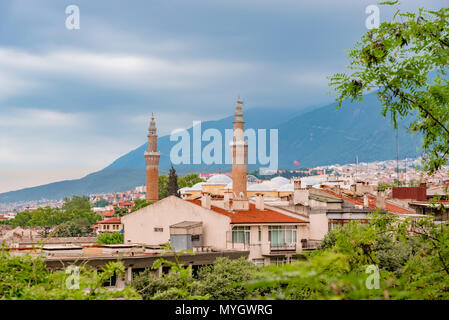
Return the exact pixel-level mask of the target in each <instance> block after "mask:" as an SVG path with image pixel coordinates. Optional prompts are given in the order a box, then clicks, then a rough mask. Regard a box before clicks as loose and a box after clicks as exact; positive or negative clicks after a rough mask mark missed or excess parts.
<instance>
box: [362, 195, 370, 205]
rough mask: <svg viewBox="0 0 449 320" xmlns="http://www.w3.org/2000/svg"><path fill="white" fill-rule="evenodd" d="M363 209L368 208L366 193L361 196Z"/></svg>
mask: <svg viewBox="0 0 449 320" xmlns="http://www.w3.org/2000/svg"><path fill="white" fill-rule="evenodd" d="M363 207H364V208H368V207H369V201H368V195H367V194H366V193H364V194H363Z"/></svg>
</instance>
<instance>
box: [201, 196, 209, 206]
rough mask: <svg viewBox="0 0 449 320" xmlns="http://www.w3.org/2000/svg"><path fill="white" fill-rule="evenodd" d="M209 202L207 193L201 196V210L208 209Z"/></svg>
mask: <svg viewBox="0 0 449 320" xmlns="http://www.w3.org/2000/svg"><path fill="white" fill-rule="evenodd" d="M210 202H211V200H210V194H208V193H205V194H203V196H202V197H201V206H202V207H203V208H206V209H210Z"/></svg>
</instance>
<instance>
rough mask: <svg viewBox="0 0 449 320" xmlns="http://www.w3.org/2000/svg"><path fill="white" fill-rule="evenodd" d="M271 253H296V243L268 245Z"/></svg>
mask: <svg viewBox="0 0 449 320" xmlns="http://www.w3.org/2000/svg"><path fill="white" fill-rule="evenodd" d="M270 250H271V251H296V243H295V242H291V243H282V244H273V243H271V244H270Z"/></svg>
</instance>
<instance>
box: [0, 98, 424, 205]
mask: <svg viewBox="0 0 449 320" xmlns="http://www.w3.org/2000/svg"><path fill="white" fill-rule="evenodd" d="M233 118H234V116H233V115H231V116H229V117H226V118H224V119H221V120H217V121H207V122H203V123H202V124H201V127H202V131H203V132H204V130H206V129H209V128H215V129H217V130H219V131H220V132H221V133H222V136H223V137H224V131H225V129H231V128H232V121H233ZM244 119H245V121H246V124H245V128H253V129H278V134H279V140H278V142H279V143H278V148H279V149H278V151H279V152H278V154H279V159H278V161H279V168H283V169H288V168H294V167H295V165H294V164H293V161H294V160H296V161H299V162H300V164H301V167H313V166H319V165H330V164H336V163H339V164H344V163H354V162H355V157H356V156H358V159H359V161H360V162H368V161H382V160H389V159H395V158H396V132H395V130H393V128H392V126H391V124H390V121H389V119H386V118H384V117H382V116H381V115H380V105H379V102H378V101H377V96H376V95H374V94H370V95H367V96H365V97H364V100H363V101H362V102H354V103H350V102H346V103H344V104H343V106H342V108H341V110H337V109H336V106H335V104H329V105H326V106H323V107H320V108H316V109H313V110H309V111H306V112H295V111H293V110H292V109H279V108H253V109H248V110H244ZM410 121H411V120H410V118H407V119H404V120H402V121H401V122H400V124H399V130H398V138H399V156H400V158H406V157H416V156H418V149H417V147H419V146H421V138H420V137H419V136H412V135H410V133H408V132H407V131H406V130H405V127H406V126H407V125H408V124H409V123H410ZM267 131H268V130H267ZM188 132H189V134H190V136H191V137H192V136H193V134H192V128H190V129H189V130H188ZM256 132H257V130H256ZM144 134H145V133H142V135H144ZM191 140H192V139H191ZM177 143H178V142H177V141H170V137H169V136H163V137H160V138H159V139H158V149H159V150H160V152H161V160H160V173H165V174H166V173H167V172H168V169H169V167H170V165H171V163H170V150H171V149H172V147H173V146H174V145H176V144H177ZM192 143H193V142H192V141H191V145H192ZM222 143H223V145H224V141H222ZM207 144H209V142H203V144H202V146H203V147H204V146H205V145H207ZM267 144H269V138H268V137H267ZM267 149H268V150H267V154H270V148H267ZM145 150H147V144H146V143H145V144H143V145H142V146H140V147H139V148H137V149H135V150H133V151H131V152H129V153H127V154H125V155H123V156H122V157H120V158H118V159H117V160H115V161H114V162H112V163H111V164H110V165H109V166H108V167H106V168H104V169H103V170H100V171H98V172H95V173H92V174H89V175H87V176H85V177H83V178H81V179H76V180H67V181H60V182H55V183H50V184H47V185H42V186H38V187H32V188H26V189H21V190H17V191H11V192H6V193H2V194H0V202H17V201H30V200H39V199H42V198H45V199H61V198H63V197H70V196H72V195H75V194H78V195H82V194H89V193H102V192H113V191H124V190H129V189H132V188H134V187H136V186H138V185H143V184H145V161H144V156H143V153H144V152H145ZM192 153H193V152H191V155H190V160H191V161H190V163H192ZM223 159H224V155H223ZM223 161H224V160H223ZM258 167H260V163H259V162H257V163H256V164H252V165H248V169H252V168H258ZM264 167H265V166H264ZM175 168H176V170H177V172H178V174H180V175H184V174H186V173H189V172H199V171H201V172H217V171H230V169H231V166H230V165H229V164H213V165H205V164H197V165H193V164H180V165H175Z"/></svg>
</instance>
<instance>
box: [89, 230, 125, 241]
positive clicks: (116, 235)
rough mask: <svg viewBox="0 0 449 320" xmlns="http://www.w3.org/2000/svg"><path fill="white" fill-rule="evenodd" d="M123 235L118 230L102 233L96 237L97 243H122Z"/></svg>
mask: <svg viewBox="0 0 449 320" xmlns="http://www.w3.org/2000/svg"><path fill="white" fill-rule="evenodd" d="M123 242H124V236H123V233H120V232H112V233H109V232H106V233H102V234H100V235H99V236H98V238H97V242H95V243H97V244H123Z"/></svg>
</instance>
